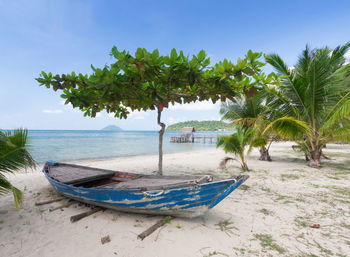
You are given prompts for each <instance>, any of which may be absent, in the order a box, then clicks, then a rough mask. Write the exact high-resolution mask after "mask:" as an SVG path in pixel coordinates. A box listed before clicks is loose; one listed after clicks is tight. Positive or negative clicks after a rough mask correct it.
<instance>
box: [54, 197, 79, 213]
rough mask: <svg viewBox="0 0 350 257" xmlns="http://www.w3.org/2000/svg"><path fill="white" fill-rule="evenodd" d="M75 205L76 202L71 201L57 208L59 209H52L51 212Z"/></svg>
mask: <svg viewBox="0 0 350 257" xmlns="http://www.w3.org/2000/svg"><path fill="white" fill-rule="evenodd" d="M73 203H74V202H73V201H72V200H69V201H68V202H67V203H65V204H62V205H60V206H57V207H55V208H50V209H49V211H50V212H51V211H56V210H58V209H62V208H67V207H69V206H71V205H72V204H73Z"/></svg>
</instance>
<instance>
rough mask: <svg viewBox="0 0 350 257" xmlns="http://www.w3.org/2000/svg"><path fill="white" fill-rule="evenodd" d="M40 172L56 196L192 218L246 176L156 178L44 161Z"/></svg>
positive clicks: (100, 204) (118, 208) (141, 211)
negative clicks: (56, 193) (58, 194)
mask: <svg viewBox="0 0 350 257" xmlns="http://www.w3.org/2000/svg"><path fill="white" fill-rule="evenodd" d="M43 172H44V174H45V176H46V178H47V179H48V180H49V182H50V184H51V185H52V186H53V188H54V189H55V190H56V191H57V192H58V193H60V194H62V195H64V196H66V197H69V198H72V199H75V200H77V201H81V202H85V203H88V204H92V205H96V206H101V207H105V208H110V209H116V210H119V211H125V212H135V213H146V214H162V215H163V214H164V215H172V216H180V217H196V216H200V215H202V214H203V213H204V212H206V211H207V210H209V209H211V208H213V207H214V206H215V205H217V204H218V203H219V202H221V201H222V200H223V199H224V198H225V197H226V196H228V195H229V194H230V193H231V192H232V191H233V190H235V189H236V188H237V187H238V186H239V185H241V184H242V183H243V182H244V181H245V180H246V179H247V178H248V177H249V176H248V175H238V176H233V177H231V178H227V179H218V178H212V177H211V176H156V175H141V174H135V173H128V172H120V171H111V170H104V169H97V168H90V167H85V166H78V165H72V164H65V163H58V162H46V164H45V166H44V168H43Z"/></svg>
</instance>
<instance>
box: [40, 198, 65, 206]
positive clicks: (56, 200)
mask: <svg viewBox="0 0 350 257" xmlns="http://www.w3.org/2000/svg"><path fill="white" fill-rule="evenodd" d="M63 199H64V198H63V197H61V198H56V199H52V200H48V201H43V202H36V203H35V205H36V206H39V205H44V204H49V203H54V202H58V201H62V200H63Z"/></svg>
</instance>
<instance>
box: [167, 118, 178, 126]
mask: <svg viewBox="0 0 350 257" xmlns="http://www.w3.org/2000/svg"><path fill="white" fill-rule="evenodd" d="M175 123H177V120H176V119H175V118H174V117H169V118H168V124H169V125H172V124H175Z"/></svg>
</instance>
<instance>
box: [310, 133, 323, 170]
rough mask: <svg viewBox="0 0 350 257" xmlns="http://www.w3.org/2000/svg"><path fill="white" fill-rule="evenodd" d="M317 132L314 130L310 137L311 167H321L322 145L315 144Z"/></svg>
mask: <svg viewBox="0 0 350 257" xmlns="http://www.w3.org/2000/svg"><path fill="white" fill-rule="evenodd" d="M317 137H318V134H317V132H314V136H313V138H312V144H311V145H312V146H313V148H312V147H310V148H311V149H310V152H309V156H310V161H309V166H310V167H312V168H321V156H322V145H320V144H317V139H318V138H317Z"/></svg>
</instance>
